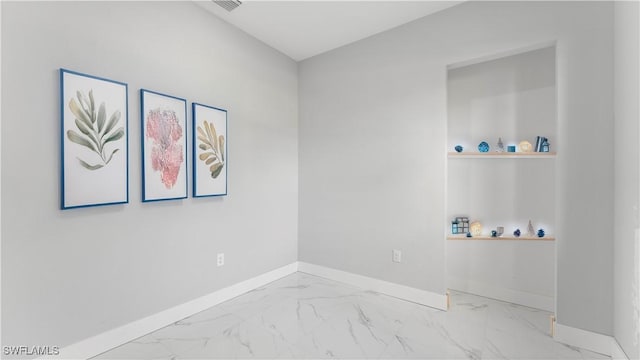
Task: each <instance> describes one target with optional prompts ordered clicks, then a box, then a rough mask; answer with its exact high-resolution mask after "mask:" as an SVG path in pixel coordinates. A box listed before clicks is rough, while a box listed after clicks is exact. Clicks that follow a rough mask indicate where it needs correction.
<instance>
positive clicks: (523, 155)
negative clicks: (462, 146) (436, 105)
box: [447, 151, 556, 159]
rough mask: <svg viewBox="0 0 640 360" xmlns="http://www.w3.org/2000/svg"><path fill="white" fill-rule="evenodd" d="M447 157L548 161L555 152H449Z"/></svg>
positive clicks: (553, 156) (554, 155)
mask: <svg viewBox="0 0 640 360" xmlns="http://www.w3.org/2000/svg"><path fill="white" fill-rule="evenodd" d="M447 156H448V157H449V158H451V159H476V158H483V159H504V158H515V159H548V158H555V157H556V153H555V152H495V151H494V152H486V153H481V152H471V151H469V152H464V151H463V152H461V153H459V152H449V153H448V154H447Z"/></svg>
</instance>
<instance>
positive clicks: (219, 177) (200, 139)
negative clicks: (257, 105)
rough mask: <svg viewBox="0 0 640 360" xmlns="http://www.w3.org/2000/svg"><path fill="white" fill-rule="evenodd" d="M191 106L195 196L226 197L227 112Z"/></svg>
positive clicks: (196, 105)
mask: <svg viewBox="0 0 640 360" xmlns="http://www.w3.org/2000/svg"><path fill="white" fill-rule="evenodd" d="M192 106H193V109H192V110H193V196H194V197H202V196H219V195H227V167H228V163H227V157H228V156H227V110H224V109H219V108H215V107H212V106H206V105H202V104H196V103H193V105H192Z"/></svg>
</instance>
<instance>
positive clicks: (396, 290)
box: [298, 261, 447, 310]
mask: <svg viewBox="0 0 640 360" xmlns="http://www.w3.org/2000/svg"><path fill="white" fill-rule="evenodd" d="M298 271H300V272H303V273H307V274H310V275H316V276H320V277H324V278H327V279H331V280H334V281H338V282H342V283H345V284H349V285H353V286H356V287H359V288H363V289H367V290H372V291H376V292H379V293H382V294H386V295H390V296H393V297H397V298H399V299H403V300H408V301H411V302H414V303H418V304H422V305H426V306H429V307H432V308H436V309H440V310H447V296H446V295H443V294H436V293H432V292H429V291H425V290H420V289H416V288H412V287H409V286H405V285H399V284H395V283H391V282H388V281H384V280H379V279H374V278H370V277H367V276H363V275H358V274H353V273H350V272H346V271H342V270H336V269H332V268H328V267H324V266H320V265H315V264H309V263H305V262H301V261H299V262H298Z"/></svg>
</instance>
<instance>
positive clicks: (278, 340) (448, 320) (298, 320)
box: [94, 273, 608, 360]
mask: <svg viewBox="0 0 640 360" xmlns="http://www.w3.org/2000/svg"><path fill="white" fill-rule="evenodd" d="M549 315H550V313H548V312H546V311H542V310H536V309H531V308H527V307H523V306H519V305H514V304H510V303H505V302H501V301H496V300H492V299H487V298H483V297H479V296H474V295H469V294H465V293H459V292H452V294H451V307H450V309H449V311H447V312H445V311H440V310H435V309H432V308H429V307H426V306H421V305H418V304H414V303H411V302H407V301H403V300H400V299H397V298H393V297H390V296H386V295H383V294H379V293H375V292H371V291H364V290H362V289H359V288H356V287H352V286H349V285H345V284H342V283H338V282H335V281H331V280H327V279H324V278H320V277H316V276H312V275H308V274H304V273H295V274H292V275H289V276H287V277H284V278H282V279H280V280H277V281H275V282H273V283H270V284H268V285H266V286H264V287H262V288H259V289H256V290H253V291H251V292H248V293H246V294H244V295H241V296H239V297H237V298H234V299H232V300H229V301H227V302H225V303H222V304H219V305H217V306H214V307H212V308H210V309H208V310H205V311H203V312H200V313H198V314H195V315H193V316H191V317H189V318H186V319H184V320H181V321H178V322H176V323H175V324H173V325H170V326H167V327H165V328H163V329H160V330H158V331H155V332H153V333H151V334H148V335H146V336H144V337H141V338H139V339H137V340H134V341H131V342H129V343H127V344H124V345H122V346H120V347H117V348H115V349H112V350H110V351H108V352H105V353H103V354H101V355H99V356H97V357H95V358H94V359H249V358H256V359H329V358H338V359H540V360H542V359H608V357H606V356H604V355H600V354H596V353H593V352H590V351H587V350H583V349H579V348H574V347H570V346H567V345H563V344H560V343H557V342H555V341H553V339H552V338H551V337H550V335H549Z"/></svg>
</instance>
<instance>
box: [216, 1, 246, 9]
mask: <svg viewBox="0 0 640 360" xmlns="http://www.w3.org/2000/svg"><path fill="white" fill-rule="evenodd" d="M213 2H214V3H216V4H218V5H219V6H220V7H221V8H223V9H225V10H227V11H232V10H233V9H235V8H237V7H238V6H240V5H241V4H242V1H240V0H213Z"/></svg>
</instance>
